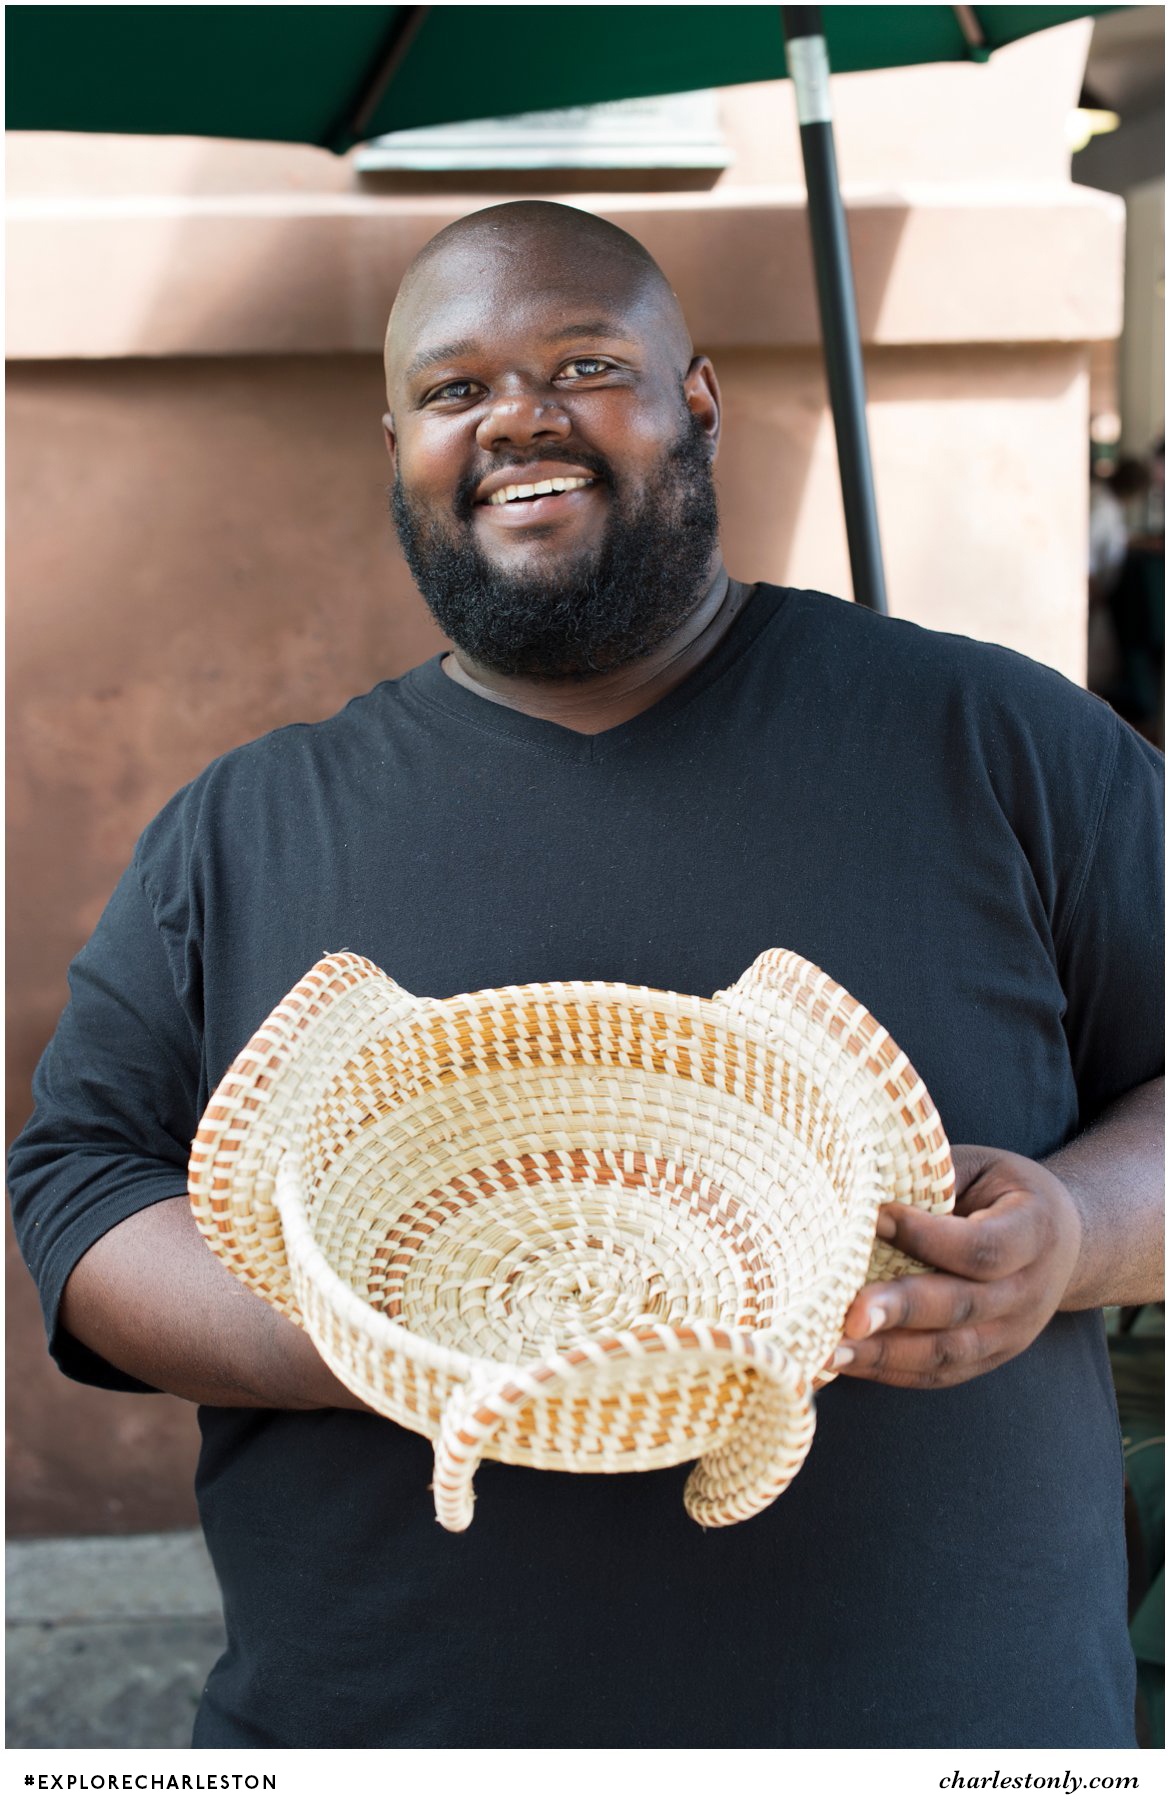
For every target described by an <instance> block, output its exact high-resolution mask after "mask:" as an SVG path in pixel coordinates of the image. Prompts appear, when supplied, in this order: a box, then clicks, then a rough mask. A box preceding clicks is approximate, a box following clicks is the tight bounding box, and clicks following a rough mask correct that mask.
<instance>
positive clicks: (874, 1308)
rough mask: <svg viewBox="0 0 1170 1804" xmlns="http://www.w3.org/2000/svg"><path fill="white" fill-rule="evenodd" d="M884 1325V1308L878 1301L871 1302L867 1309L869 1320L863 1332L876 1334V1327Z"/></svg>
mask: <svg viewBox="0 0 1170 1804" xmlns="http://www.w3.org/2000/svg"><path fill="white" fill-rule="evenodd" d="M885 1325H886V1312H885V1310H884V1309H883V1308H882V1306H881V1304H880V1303H873V1304H871V1305H870V1309H869V1322H868V1324H867V1326H866V1330H865V1332H866V1333H867V1334H876V1333H877V1331H878V1329H879V1328H884V1327H885Z"/></svg>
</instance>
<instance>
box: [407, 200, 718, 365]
mask: <svg viewBox="0 0 1170 1804" xmlns="http://www.w3.org/2000/svg"><path fill="white" fill-rule="evenodd" d="M501 287H511V288H512V289H513V290H514V291H516V292H520V293H528V294H532V295H534V296H538V295H542V294H547V296H548V298H549V301H550V304H553V305H555V304H557V303H558V302H561V301H563V302H564V303H565V304H566V305H570V304H571V305H577V304H581V305H584V306H585V309H586V312H587V313H588V312H589V310H590V309H591V308H592V309H593V310H594V311H598V312H600V313H601V314H603V315H605V314H609V313H613V312H614V311H620V312H622V313H623V314H625V313H629V314H634V315H636V316H637V317H638V318H639V319H640V320H641V321H644V322H645V323H646V324H647V325H648V326H649V327H650V329H651V330H652V331H653V333H654V335H655V337H656V338H657V340H658V343H659V344H660V346H661V348H662V350H663V351H664V353H665V354H666V355H667V356H669V358H670V359H671V361H672V362H673V363H674V364H675V366H676V367H677V369H678V372H679V374H680V376H681V375H682V374H683V372H684V371H685V370H686V368H687V366H688V364H689V363H690V361H691V357H692V355H693V349H692V345H691V339H690V334H689V332H688V331H687V326H686V321H685V320H684V319H683V315H682V308H681V307H680V306H679V303H678V297H677V296H676V295H675V293H674V290H673V289H672V288H671V286H670V283H669V282H668V281H667V279H666V277H665V276H664V275H663V273H662V271H661V269H659V267H658V265H657V263H655V261H654V259H653V257H652V256H651V255H650V253H649V251H648V250H646V248H645V247H644V246H643V245H641V244H639V243H638V240H637V239H636V238H632V237H631V236H630V234H629V233H628V232H623V231H622V230H621V228H620V227H619V226H615V225H611V224H610V223H609V222H608V220H604V219H598V218H597V216H596V215H595V214H593V213H584V212H582V211H581V209H580V208H579V207H567V206H564V205H562V204H561V203H560V202H557V201H549V200H521V201H508V202H505V203H504V204H503V205H501V206H497V207H485V208H483V209H482V211H480V212H478V213H469V214H468V215H467V216H466V217H465V218H463V219H458V220H456V221H455V222H454V224H453V225H449V226H446V227H445V228H444V229H443V231H441V232H438V233H436V235H435V236H434V237H433V238H432V239H431V240H430V241H429V242H428V243H427V244H424V246H423V248H422V250H421V251H419V253H418V255H417V256H416V257H415V258H414V260H413V262H412V263H411V264H410V266H409V268H408V269H407V271H406V274H405V275H404V277H403V279H402V284H401V286H400V288H399V290H398V295H397V297H396V299H395V302H394V306H393V309H392V311H391V314H390V321H389V324H388V326H387V329H386V342H385V359H386V383H387V393H388V395H392V389H393V383H394V379H395V377H400V376H401V374H402V373H403V371H404V370H405V368H406V367H407V365H408V364H409V361H410V359H411V357H412V356H413V355H414V353H415V351H416V349H417V344H418V340H419V335H420V333H422V332H423V331H424V330H425V327H426V325H427V324H428V323H429V321H430V320H431V319H432V318H433V317H434V314H435V311H436V309H437V308H441V307H442V305H443V303H444V301H445V300H446V298H447V297H448V296H450V295H468V294H471V295H474V294H476V293H483V294H484V296H485V299H486V298H488V297H489V295H490V294H491V293H492V291H496V292H498V291H499V289H500V288H501Z"/></svg>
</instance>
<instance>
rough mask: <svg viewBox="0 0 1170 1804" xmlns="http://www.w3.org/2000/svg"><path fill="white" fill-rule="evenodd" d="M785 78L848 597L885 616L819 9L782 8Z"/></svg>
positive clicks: (856, 331)
mask: <svg viewBox="0 0 1170 1804" xmlns="http://www.w3.org/2000/svg"><path fill="white" fill-rule="evenodd" d="M780 17H781V20H782V23H783V27H784V38H785V47H786V55H787V59H788V73H789V75H790V76H791V77H792V81H793V86H794V87H795V90H796V108H797V116H798V118H799V120H800V147H801V151H802V153H803V155H804V178H805V185H806V187H807V189H808V224H809V233H810V236H811V238H812V252H813V267H814V269H815V271H816V282H817V301H818V304H819V307H820V314H821V336H822V339H823V341H824V357H825V374H826V376H827V379H828V385H829V405H830V407H831V408H832V412H833V429H834V431H835V433H836V435H837V465H838V468H839V470H840V473H841V495H842V499H843V500H844V503H845V531H846V534H847V536H848V540H849V567H850V569H851V571H852V573H853V597H854V600H855V601H859V602H860V603H861V605H862V606H863V607H866V608H872V609H873V611H874V612H875V613H876V614H888V613H889V608H888V607H887V605H886V579H885V574H884V572H883V570H882V547H881V540H880V538H879V536H878V522H877V503H876V500H875V497H874V490H873V464H872V462H871V459H870V454H869V433H868V430H867V427H866V421H865V371H864V368H863V366H862V361H861V333H860V330H859V329H858V324H857V298H856V294H855V291H854V287H853V265H852V262H851V260H850V256H849V238H848V235H847V233H846V230H845V209H844V207H843V206H842V205H841V189H840V185H839V183H838V180H837V153H836V150H835V148H834V145H833V125H832V117H831V113H830V108H829V58H828V52H827V50H826V48H825V38H824V28H823V26H822V24H821V9H820V7H819V6H782V7H781V8H780Z"/></svg>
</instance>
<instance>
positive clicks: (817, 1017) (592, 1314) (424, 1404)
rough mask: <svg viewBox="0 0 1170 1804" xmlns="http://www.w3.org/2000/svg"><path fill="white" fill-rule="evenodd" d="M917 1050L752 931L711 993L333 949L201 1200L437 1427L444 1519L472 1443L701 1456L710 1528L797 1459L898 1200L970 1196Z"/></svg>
mask: <svg viewBox="0 0 1170 1804" xmlns="http://www.w3.org/2000/svg"><path fill="white" fill-rule="evenodd" d="M953 1193H954V1174H953V1169H952V1165H951V1158H950V1149H949V1147H948V1145H947V1141H946V1137H945V1135H944V1133H943V1130H942V1126H941V1124H940V1122H939V1119H938V1116H937V1113H936V1112H935V1110H934V1107H933V1105H932V1104H931V1101H930V1098H929V1096H928V1095H927V1094H926V1090H925V1088H924V1086H923V1084H922V1082H921V1080H920V1079H919V1078H918V1076H917V1075H916V1073H915V1072H914V1070H913V1068H912V1067H911V1065H910V1064H909V1062H908V1060H907V1059H906V1057H905V1055H904V1054H903V1053H902V1052H900V1051H899V1049H898V1048H897V1046H895V1044H894V1042H893V1041H892V1040H891V1039H890V1037H889V1035H888V1034H886V1033H885V1031H884V1030H883V1029H882V1028H881V1027H880V1026H879V1025H878V1023H877V1022H876V1021H875V1020H874V1019H873V1017H872V1016H871V1015H869V1014H868V1012H867V1011H866V1010H865V1009H864V1008H863V1007H862V1006H861V1005H860V1004H859V1003H857V1002H855V1001H854V1000H853V998H852V997H851V996H849V995H848V994H847V993H846V992H845V991H844V990H843V989H842V988H841V986H840V985H839V984H837V983H835V982H834V981H833V980H832V979H831V978H829V977H827V976H826V974H825V973H824V972H823V971H820V970H818V968H817V967H816V966H815V965H812V964H810V963H809V962H808V961H807V960H806V959H802V958H800V957H799V956H798V955H797V954H795V953H792V952H784V951H780V950H773V951H769V952H765V953H762V954H761V955H760V957H759V958H758V959H757V960H756V961H755V963H754V964H753V965H752V966H751V967H750V969H749V970H748V971H746V972H745V973H744V975H743V977H742V978H741V979H740V980H739V982H738V983H737V984H735V985H733V986H732V987H731V988H730V989H728V990H724V991H721V992H719V993H718V994H717V995H716V996H715V997H714V998H712V999H710V1000H707V999H705V998H700V997H693V996H681V995H675V994H673V993H670V992H665V991H656V990H649V989H642V988H636V987H634V986H630V985H623V984H599V983H579V984H571V983H559V984H534V985H528V986H524V987H513V988H507V989H499V990H484V991H480V992H477V993H475V994H473V995H465V996H455V997H451V998H450V999H448V1000H446V1001H436V1000H434V999H432V998H426V997H415V996H412V995H410V994H409V993H408V992H407V991H405V990H403V989H401V988H400V987H399V986H398V985H397V984H395V983H394V982H393V981H392V980H391V979H390V978H389V977H387V976H386V974H385V973H384V972H382V971H380V970H379V969H378V967H377V966H376V965H373V964H371V963H370V962H369V960H367V959H363V958H360V957H358V956H357V955H355V954H352V953H337V954H334V955H332V956H327V957H325V958H323V959H322V960H321V961H320V962H319V963H318V964H316V965H314V967H313V968H312V970H311V971H309V972H308V973H307V975H306V976H305V977H304V978H303V979H302V981H301V982H300V983H299V984H297V985H296V987H295V988H294V989H293V990H292V991H290V993H289V994H288V996H286V997H285V998H284V1000H283V1001H282V1002H281V1003H280V1004H279V1005H278V1006H277V1007H276V1008H275V1009H274V1010H273V1012H272V1014H271V1015H270V1016H269V1017H268V1019H267V1020H266V1021H265V1022H264V1024H263V1026H262V1027H261V1028H260V1029H259V1031H258V1032H257V1033H256V1034H255V1035H254V1037H253V1038H252V1040H251V1041H250V1042H249V1044H248V1045H247V1046H246V1047H245V1049H244V1051H243V1052H242V1053H241V1054H240V1056H239V1058H237V1059H236V1061H235V1062H234V1064H233V1065H232V1066H231V1068H230V1070H229V1071H228V1072H227V1073H226V1075H225V1077H224V1079H223V1081H222V1082H221V1084H220V1085H219V1088H218V1089H217V1091H216V1093H215V1095H214V1097H213V1098H212V1100H211V1102H210V1104H209V1105H208V1108H207V1111H206V1113H205V1115H204V1118H203V1121H202V1123H201V1125H200V1128H199V1131H198V1133H197V1135H196V1137H195V1141H194V1143H193V1146H192V1150H191V1163H190V1194H191V1200H192V1206H193V1208H194V1212H195V1216H196V1219H197V1221H198V1223H199V1226H200V1228H201V1230H202V1232H203V1233H204V1235H205V1236H206V1238H207V1240H208V1242H209V1244H210V1245H211V1247H212V1248H213V1250H214V1251H215V1252H216V1253H217V1255H218V1256H219V1257H220V1258H221V1259H222V1260H223V1261H224V1262H225V1263H226V1264H227V1265H228V1266H229V1267H230V1269H231V1270H233V1271H234V1272H235V1273H236V1274H237V1276H238V1277H240V1278H241V1279H242V1280H243V1282H244V1283H246V1284H247V1285H249V1286H250V1288H252V1289H253V1290H255V1291H257V1292H258V1293H259V1294H260V1295H261V1296H263V1297H265V1298H266V1299H267V1300H268V1301H269V1302H271V1303H272V1304H273V1305H274V1306H275V1307H276V1308H278V1309H280V1310H282V1311H283V1312H284V1313H285V1314H286V1315H288V1316H289V1317H291V1318H292V1319H293V1320H294V1321H297V1322H299V1323H301V1324H302V1325H303V1326H304V1327H305V1328H306V1329H307V1331H308V1332H309V1333H310V1334H311V1336H312V1337H313V1339H314V1341H315V1343H316V1345H317V1347H318V1349H319V1351H320V1352H321V1354H322V1357H323V1358H324V1359H325V1361H326V1363H327V1364H328V1365H329V1366H330V1367H331V1369H332V1370H333V1371H334V1372H336V1373H337V1375H338V1376H339V1377H340V1378H341V1379H342V1380H343V1382H344V1383H345V1384H347V1385H348V1386H349V1388H350V1389H351V1390H352V1391H353V1392H354V1393H355V1394H356V1395H357V1396H359V1397H361V1398H362V1399H363V1400H364V1401H365V1402H367V1403H369V1404H370V1405H371V1406H372V1407H373V1408H375V1409H377V1410H379V1411H381V1412H382V1413H383V1414H385V1415H387V1416H390V1417H391V1418H393V1420H395V1421H396V1422H399V1423H401V1424H403V1425H404V1426H405V1427H407V1428H411V1429H414V1430H416V1431H417V1432H419V1433H421V1434H425V1435H427V1436H428V1437H429V1438H430V1439H431V1440H432V1441H433V1443H434V1445H435V1487H434V1489H435V1500H436V1509H437V1514H438V1518H439V1521H440V1522H441V1523H443V1524H444V1526H445V1527H448V1528H452V1529H461V1528H465V1527H466V1526H467V1524H468V1523H469V1522H470V1520H471V1515H472V1507H473V1494H472V1478H473V1475H474V1472H475V1468H476V1466H477V1465H478V1463H479V1462H480V1460H482V1459H485V1458H490V1459H497V1460H504V1461H508V1462H511V1463H514V1464H519V1465H529V1466H539V1467H548V1468H555V1469H557V1470H564V1471H572V1472H623V1471H643V1470H647V1469H650V1468H652V1467H659V1466H666V1465H673V1464H677V1463H679V1462H681V1461H685V1460H695V1461H697V1464H696V1466H695V1468H694V1470H693V1472H692V1473H691V1476H690V1478H689V1480H688V1483H687V1487H686V1492H685V1498H684V1501H685V1504H686V1508H687V1510H688V1511H689V1512H690V1514H691V1515H692V1516H693V1517H694V1518H695V1520H696V1521H698V1522H700V1523H702V1524H703V1525H704V1526H708V1527H714V1526H719V1525H721V1524H724V1523H730V1522H735V1521H740V1520H743V1519H745V1518H746V1517H748V1516H751V1515H754V1514H756V1513H757V1512H758V1511H759V1510H761V1509H763V1508H764V1507H765V1506H766V1505H767V1504H769V1503H770V1502H771V1501H772V1500H773V1498H775V1497H776V1496H778V1495H779V1494H780V1492H781V1491H782V1490H784V1488H785V1487H786V1485H787V1484H789V1483H790V1482H791V1480H792V1478H793V1477H794V1476H795V1474H796V1472H797V1471H799V1469H800V1466H801V1464H802V1463H803V1460H804V1457H805V1455H806V1453H807V1451H808V1447H809V1443H810V1441H811V1439H812V1432H813V1420H814V1415H813V1404H812V1392H813V1390H814V1388H815V1387H816V1386H817V1385H819V1384H821V1383H824V1382H827V1381H828V1376H829V1374H828V1373H827V1372H826V1371H825V1369H824V1368H825V1365H826V1362H827V1360H828V1359H829V1358H830V1356H831V1354H832V1352H833V1349H834V1347H835V1346H836V1344H837V1341H838V1339H839V1338H840V1331H841V1324H842V1321H843V1318H844V1315H845V1312H846V1310H847V1308H848V1306H849V1303H850V1302H851V1300H852V1298H853V1297H854V1295H855V1294H856V1292H857V1290H858V1289H859V1287H860V1286H861V1285H862V1284H863V1283H864V1282H865V1281H866V1279H867V1277H877V1276H888V1275H896V1274H897V1273H899V1272H901V1271H906V1270H910V1269H916V1268H913V1266H912V1262H910V1261H908V1260H906V1259H904V1258H902V1256H901V1255H898V1254H897V1253H895V1252H893V1251H892V1250H891V1249H890V1248H888V1247H887V1246H885V1245H884V1243H881V1242H876V1241H875V1239H874V1225H875V1219H876V1215H877V1210H878V1207H879V1205H880V1204H881V1203H882V1202H897V1203H907V1204H911V1205H914V1206H916V1207H919V1208H923V1209H928V1210H931V1211H934V1212H940V1211H944V1210H947V1209H949V1208H950V1207H951V1206H952V1203H953Z"/></svg>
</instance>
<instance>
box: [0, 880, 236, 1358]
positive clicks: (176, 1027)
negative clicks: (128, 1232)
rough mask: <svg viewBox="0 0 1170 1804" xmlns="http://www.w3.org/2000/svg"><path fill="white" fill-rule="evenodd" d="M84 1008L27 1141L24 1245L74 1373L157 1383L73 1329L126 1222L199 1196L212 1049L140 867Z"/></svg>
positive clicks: (19, 1177) (21, 1163)
mask: <svg viewBox="0 0 1170 1804" xmlns="http://www.w3.org/2000/svg"><path fill="white" fill-rule="evenodd" d="M69 991H70V999H69V1002H68V1004H67V1006H66V1008H65V1011H64V1013H63V1014H62V1016H61V1020H60V1022H59V1023H58V1026H57V1030H56V1032H55V1033H54V1035H53V1038H52V1040H51V1042H50V1044H49V1046H48V1048H47V1049H46V1051H45V1053H44V1056H43V1057H42V1059H41V1061H40V1063H39V1065H38V1066H37V1070H36V1074H35V1076H34V1078H33V1099H34V1104H35V1107H34V1111H33V1114H32V1117H31V1118H30V1120H29V1122H28V1123H27V1125H26V1126H25V1128H24V1129H23V1131H22V1132H21V1134H20V1135H19V1136H18V1138H17V1139H16V1140H15V1141H14V1142H13V1145H12V1148H11V1151H10V1153H9V1159H8V1180H9V1195H10V1198H11V1203H12V1213H13V1221H14V1224H15V1228H16V1235H17V1240H18V1242H19V1244H20V1249H21V1252H22V1253H23V1255H24V1259H25V1262H26V1264H27V1265H28V1267H29V1270H30V1271H31V1273H32V1276H33V1279H34V1280H35V1282H36V1285H37V1288H38V1290H39V1291H40V1296H41V1305H42V1308H43V1311H44V1317H45V1325H46V1329H47V1331H48V1336H49V1350H50V1352H51V1353H52V1355H53V1357H54V1358H55V1359H56V1361H57V1364H58V1365H59V1366H60V1368H61V1370H62V1371H63V1372H65V1373H66V1374H67V1376H69V1377H71V1378H76V1379H79V1380H80V1381H81V1382H83V1383H88V1384H96V1385H102V1386H105V1387H106V1388H108V1389H112V1390H150V1389H151V1388H152V1387H151V1386H150V1385H147V1384H143V1383H142V1382H141V1381H140V1380H138V1379H136V1378H132V1377H130V1376H129V1375H128V1374H126V1373H123V1372H120V1371H118V1370H117V1369H116V1368H115V1367H114V1366H112V1365H110V1364H109V1363H108V1361H106V1360H104V1359H102V1358H100V1357H99V1356H98V1355H97V1354H95V1353H91V1352H90V1351H89V1350H88V1349H87V1348H86V1347H83V1346H82V1345H81V1344H80V1343H79V1342H78V1341H76V1340H75V1339H74V1338H73V1337H72V1336H71V1335H69V1334H67V1333H66V1332H65V1330H64V1329H63V1328H62V1327H61V1325H60V1321H59V1319H58V1318H59V1309H60V1302H61V1292H62V1290H63V1289H64V1286H65V1281H66V1279H67V1278H68V1276H69V1274H70V1272H71V1271H72V1270H73V1268H74V1266H75V1265H76V1264H77V1262H78V1260H79V1259H80V1258H81V1257H82V1255H83V1254H84V1253H86V1252H87V1251H88V1249H89V1248H90V1247H91V1246H93V1244H94V1242H95V1241H97V1240H100V1238H101V1237H102V1235H103V1234H105V1233H106V1232H107V1231H108V1230H109V1229H110V1228H112V1227H114V1226H115V1224H116V1223H118V1222H120V1221H123V1220H125V1219H126V1217H128V1216H130V1215H134V1214H136V1213H137V1211H138V1210H139V1209H144V1208H146V1207H148V1206H149V1205H150V1204H151V1203H158V1202H162V1201H163V1200H164V1199H165V1198H167V1197H173V1196H180V1195H182V1194H183V1193H184V1191H185V1190H186V1187H187V1156H188V1150H189V1148H190V1143H191V1139H192V1136H193V1134H194V1132H195V1129H196V1127H197V1126H198V1098H199V1069H200V1052H199V1042H198V1037H197V1035H196V1033H195V1031H194V1029H193V1024H192V1023H191V1021H190V1020H189V1019H188V1016H187V1014H186V1012H185V1010H184V1008H183V1006H182V1004H181V1001H180V999H179V996H178V994H177V992H176V986H175V983H174V980H173V975H172V972H171V968H170V965H169V963H168V959H167V953H166V947H165V946H164V943H163V940H162V937H161V935H160V932H159V928H158V925H157V923H156V921H155V918H154V914H153V911H152V909H151V907H150V904H149V901H148V899H147V897H146V895H145V894H144V892H143V889H142V885H141V882H140V879H139V874H138V871H137V868H136V866H135V865H133V864H132V865H131V867H130V869H129V870H128V871H127V872H126V874H125V876H124V877H123V878H122V881H121V882H120V883H119V885H118V887H117V889H116V890H115V892H114V895H113V896H112V898H111V900H110V902H109V904H108V906H107V908H106V910H105V912H104V914H103V915H102V918H101V920H100V921H99V923H98V925H97V927H96V929H95V930H94V933H93V936H92V938H91V939H90V940H89V942H88V944H87V945H86V946H85V947H84V949H83V950H82V951H81V952H80V953H79V954H78V956H77V958H76V959H75V960H74V962H73V964H72V965H71V966H70V969H69Z"/></svg>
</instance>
